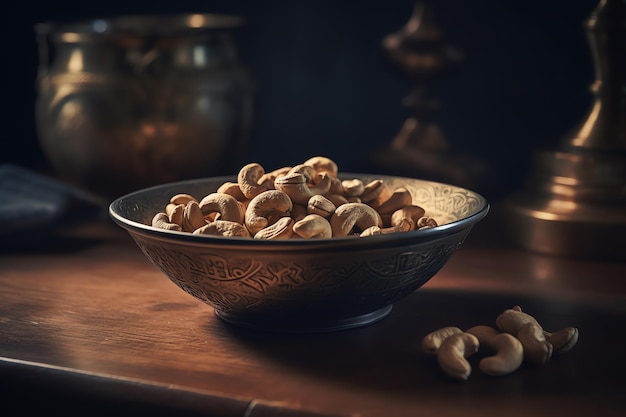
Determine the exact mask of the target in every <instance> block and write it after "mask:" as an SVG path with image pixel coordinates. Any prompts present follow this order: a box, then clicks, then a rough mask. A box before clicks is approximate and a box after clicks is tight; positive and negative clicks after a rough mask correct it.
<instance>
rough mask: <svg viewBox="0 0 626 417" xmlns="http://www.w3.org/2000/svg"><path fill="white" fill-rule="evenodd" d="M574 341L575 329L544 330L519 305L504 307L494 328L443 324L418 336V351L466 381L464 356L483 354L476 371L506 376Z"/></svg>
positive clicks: (543, 360)
mask: <svg viewBox="0 0 626 417" xmlns="http://www.w3.org/2000/svg"><path fill="white" fill-rule="evenodd" d="M577 342H578V329H577V328H576V327H565V328H563V329H561V330H559V331H557V332H554V333H550V332H547V331H545V330H544V329H543V328H542V327H541V325H540V324H539V322H538V321H537V320H536V319H535V318H534V317H533V316H531V315H529V314H527V313H524V312H523V311H522V309H521V307H520V306H515V307H513V308H511V309H506V310H504V311H503V312H502V313H501V314H500V315H499V316H497V318H496V327H492V326H487V325H477V326H474V327H471V328H469V329H467V330H465V331H464V330H462V329H461V328H459V327H456V326H447V327H442V328H440V329H437V330H434V331H432V332H430V333H428V334H427V335H426V336H424V337H423V338H422V351H423V353H425V354H427V355H429V356H435V357H437V361H438V363H439V365H440V367H441V369H442V370H443V371H444V372H445V373H446V374H448V375H449V376H450V377H452V378H454V379H460V380H466V379H468V378H469V376H470V374H471V364H470V362H469V361H468V360H467V359H466V358H467V357H469V356H471V355H472V354H474V353H477V352H478V353H481V352H482V353H483V354H484V356H482V357H481V359H480V360H479V362H478V364H479V368H480V370H481V371H482V372H483V373H484V374H486V375H490V376H502V375H508V374H510V373H512V372H514V371H516V370H517V369H518V368H519V367H520V366H522V364H523V363H524V361H526V362H528V363H531V364H535V365H538V364H539V365H542V364H545V363H547V362H548V361H549V360H550V359H551V357H552V356H553V355H557V354H562V353H565V352H568V351H569V350H571V349H572V348H573V347H574V346H575V345H576V343H577Z"/></svg>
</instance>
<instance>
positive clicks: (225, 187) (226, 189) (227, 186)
mask: <svg viewBox="0 0 626 417" xmlns="http://www.w3.org/2000/svg"><path fill="white" fill-rule="evenodd" d="M217 192H218V193H222V194H230V195H232V196H233V197H235V198H236V199H237V201H245V200H247V198H246V196H245V195H243V193H242V192H241V188H239V184H238V183H236V182H230V181H227V182H225V183H223V184H222V185H220V187H219V188H218V189H217Z"/></svg>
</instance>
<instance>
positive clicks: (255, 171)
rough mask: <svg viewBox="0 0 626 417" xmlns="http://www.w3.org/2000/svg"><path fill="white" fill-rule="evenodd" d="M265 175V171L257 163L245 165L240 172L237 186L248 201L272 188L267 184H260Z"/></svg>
mask: <svg viewBox="0 0 626 417" xmlns="http://www.w3.org/2000/svg"><path fill="white" fill-rule="evenodd" d="M263 174H265V169H263V167H262V166H261V165H260V164H258V163H256V162H251V163H249V164H247V165H244V166H243V168H241V169H240V170H239V174H238V175H237V184H239V188H240V189H241V192H242V193H243V195H244V196H245V197H246V198H247V199H252V198H254V197H256V196H257V195H259V194H261V193H262V192H264V191H267V190H269V189H270V188H271V187H269V186H268V185H267V184H265V183H260V182H259V180H260V179H261V177H262V176H263Z"/></svg>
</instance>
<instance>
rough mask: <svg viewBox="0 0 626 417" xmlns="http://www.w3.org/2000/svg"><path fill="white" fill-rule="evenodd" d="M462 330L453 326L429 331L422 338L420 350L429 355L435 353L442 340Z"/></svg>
mask: <svg viewBox="0 0 626 417" xmlns="http://www.w3.org/2000/svg"><path fill="white" fill-rule="evenodd" d="M462 332H463V331H462V330H461V329H459V328H458V327H455V326H447V327H442V328H441V329H438V330H435V331H433V332H430V333H428V334H427V335H426V336H424V338H423V339H422V351H423V352H424V353H428V354H429V355H435V354H436V353H437V351H438V350H439V347H440V346H441V344H442V343H443V341H444V340H446V339H447V338H448V337H450V336H452V335H453V334H456V333H462Z"/></svg>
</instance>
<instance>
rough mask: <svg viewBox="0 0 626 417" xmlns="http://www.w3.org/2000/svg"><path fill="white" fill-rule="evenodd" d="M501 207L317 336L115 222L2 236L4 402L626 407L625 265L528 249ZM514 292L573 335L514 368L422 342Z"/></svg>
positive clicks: (146, 406)
mask: <svg viewBox="0 0 626 417" xmlns="http://www.w3.org/2000/svg"><path fill="white" fill-rule="evenodd" d="M490 216H491V215H490ZM491 217H493V219H489V216H488V218H487V219H486V220H485V221H483V222H481V223H479V224H478V225H477V226H476V227H475V230H474V231H473V232H472V235H471V236H470V238H469V239H468V240H467V241H466V242H465V243H464V245H463V246H462V247H461V248H460V249H459V251H458V252H457V253H456V254H455V255H454V256H453V258H452V259H451V260H450V261H449V263H448V264H447V265H446V266H445V267H444V268H443V269H442V271H441V272H440V273H439V274H437V275H436V276H435V277H434V278H433V279H432V280H431V281H430V282H428V283H427V284H426V285H425V286H424V287H423V288H422V289H420V290H418V291H417V292H415V293H414V294H412V295H410V296H409V297H407V298H406V299H404V300H402V301H400V302H398V303H396V304H395V305H394V308H393V310H392V312H391V313H390V315H389V316H388V317H387V318H385V319H384V320H382V321H381V322H379V323H376V324H373V325H370V326H367V327H363V328H359V329H352V330H347V331H339V332H331V333H320V334H279V333H263V332H256V331H252V330H245V329H241V328H237V327H234V326H232V325H230V324H227V323H224V322H223V321H221V320H220V319H219V318H218V317H217V316H215V315H214V313H213V309H212V308H211V307H210V306H208V305H205V304H203V303H201V302H199V301H197V300H196V299H194V298H193V297H191V296H190V295H188V294H187V293H185V292H183V291H182V290H180V289H179V288H178V287H176V286H175V285H174V284H173V283H172V282H170V281H169V280H168V279H167V278H166V277H165V275H163V274H162V273H161V272H160V271H159V270H158V269H157V268H156V267H155V266H153V265H152V264H151V263H150V262H149V261H148V260H147V258H145V257H144V255H143V254H142V253H141V252H140V250H139V249H138V248H137V246H136V245H135V244H134V242H133V241H132V239H131V238H130V237H129V236H128V235H127V234H126V232H124V231H123V230H121V229H119V228H117V227H116V226H113V225H112V224H109V223H106V224H99V225H93V226H88V227H82V228H80V229H78V230H73V231H71V232H70V233H67V234H65V235H60V236H51V237H50V238H49V240H48V241H47V243H46V244H45V245H38V246H35V247H30V248H24V247H20V248H15V249H13V250H10V249H9V250H5V251H4V252H3V253H0V397H2V398H1V400H2V401H1V402H2V404H4V405H3V407H4V408H5V410H8V411H9V414H10V415H13V414H15V415H28V414H29V413H30V412H32V413H35V412H38V411H41V409H42V408H44V409H45V410H46V412H50V411H54V410H56V411H61V412H65V413H66V414H68V415H69V414H71V413H77V414H82V415H84V414H85V413H89V414H90V415H111V413H112V412H113V411H116V412H117V411H119V410H124V411H127V412H150V413H151V414H152V415H183V416H185V415H189V416H191V415H220V416H257V417H258V416H270V415H276V416H281V415H290V416H307V415H311V416H314V415H320V416H322V415H324V416H331V415H333V416H334V415H337V416H340V415H343V416H362V417H370V416H372V417H373V416H385V417H388V416H398V417H402V416H416V415H464V416H496V415H498V416H501V415H502V414H506V415H508V416H518V415H519V416H526V415H530V413H532V414H533V415H546V416H547V415H550V416H552V415H554V413H555V412H558V413H559V415H568V416H572V415H590V414H592V413H595V414H597V415H603V416H611V415H616V416H617V415H623V414H622V411H623V409H624V403H623V400H622V399H621V395H622V394H623V393H624V392H626V383H625V382H624V375H626V359H625V358H624V354H623V350H624V349H623V346H624V343H625V342H626V336H624V331H626V326H625V324H626V264H624V263H620V262H599V261H594V260H584V259H567V258H555V257H547V256H543V255H538V254H532V253H528V252H524V251H520V250H517V249H515V248H513V247H511V246H510V245H508V244H507V243H506V242H505V241H504V240H503V239H502V237H501V236H500V234H499V230H500V228H499V227H498V224H497V219H498V217H497V216H491ZM514 305H520V306H521V307H522V308H523V309H524V310H525V311H526V312H528V313H530V314H532V315H533V316H535V317H536V318H537V319H538V320H539V321H540V322H541V324H542V325H543V326H544V328H545V329H546V330H549V331H555V330H558V329H560V328H562V327H566V326H575V327H578V328H579V330H580V339H579V342H578V344H577V345H576V346H575V347H574V349H573V350H572V351H570V352H568V353H566V354H563V355H561V356H555V357H553V358H552V359H551V361H550V362H548V363H547V364H545V365H542V366H539V365H529V364H524V365H522V367H521V368H520V369H518V370H517V371H516V372H515V373H513V374H511V375H507V376H504V377H490V376H487V375H484V374H481V372H480V371H479V370H478V366H477V363H478V360H479V357H471V358H470V363H471V364H472V366H473V369H474V371H473V372H472V374H471V375H470V378H469V379H468V380H467V381H464V382H458V381H453V380H451V379H450V378H448V377H447V376H446V375H445V374H444V373H443V372H442V371H441V369H440V368H439V367H438V365H437V363H436V361H435V360H434V359H433V358H432V357H429V356H426V355H425V354H423V353H422V352H421V348H420V343H421V339H422V338H423V336H425V335H426V334H427V333H428V332H430V331H432V330H435V329H437V328H439V327H443V326H447V325H455V326H458V327H461V328H468V327H471V326H473V325H477V324H487V325H495V318H496V317H497V315H498V314H500V313H501V312H502V311H503V310H504V309H507V308H510V307H512V306H514ZM20 394H27V395H28V396H29V398H37V399H38V400H37V401H28V402H24V401H22V400H17V397H18V396H19V395H20ZM12 413H13V414H12ZM3 415H4V414H3Z"/></svg>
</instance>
